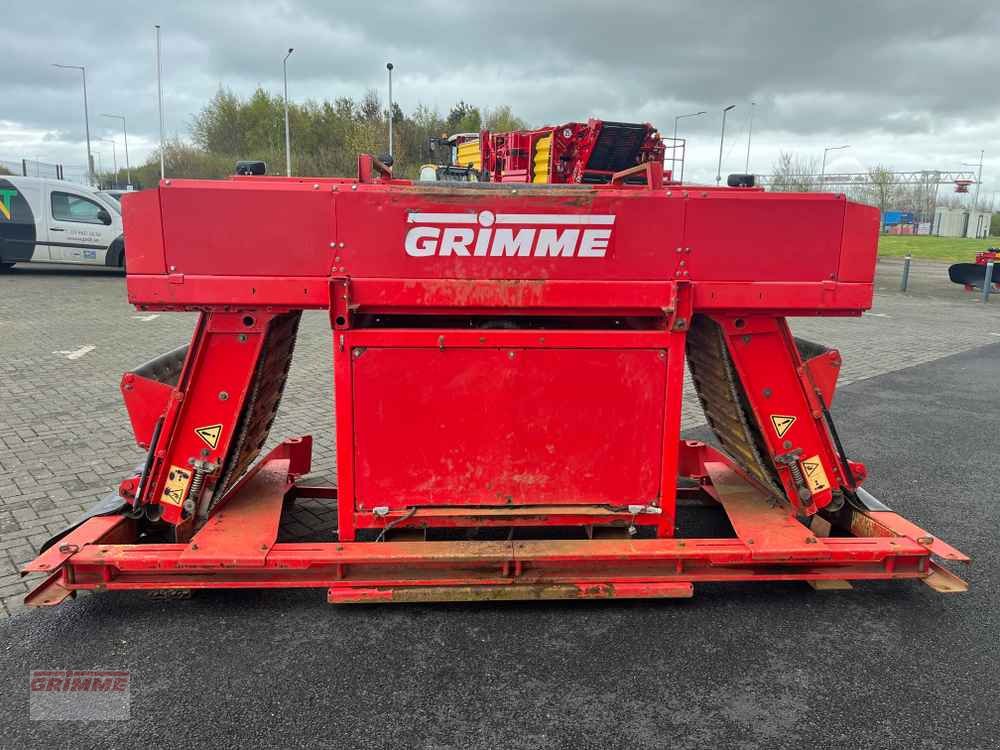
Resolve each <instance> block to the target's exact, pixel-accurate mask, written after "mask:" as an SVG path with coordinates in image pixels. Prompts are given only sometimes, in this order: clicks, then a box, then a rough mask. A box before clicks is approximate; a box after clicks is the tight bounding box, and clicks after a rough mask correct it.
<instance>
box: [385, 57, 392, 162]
mask: <svg viewBox="0 0 1000 750" xmlns="http://www.w3.org/2000/svg"><path fill="white" fill-rule="evenodd" d="M385 69H386V70H388V71H389V157H390V158H391V157H392V63H391V62H390V63H386V64H385Z"/></svg>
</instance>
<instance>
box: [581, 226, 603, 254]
mask: <svg viewBox="0 0 1000 750" xmlns="http://www.w3.org/2000/svg"><path fill="white" fill-rule="evenodd" d="M610 239H611V230H610V229H588V230H586V231H585V232H584V233H583V238H582V239H581V240H580V252H578V253H577V255H578V256H579V257H581V258H603V257H604V254H605V253H606V252H607V251H608V240H610Z"/></svg>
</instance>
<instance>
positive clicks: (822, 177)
mask: <svg viewBox="0 0 1000 750" xmlns="http://www.w3.org/2000/svg"><path fill="white" fill-rule="evenodd" d="M842 148H850V145H848V144H844V145H843V146H827V147H826V148H824V149H823V167H822V169H820V170H819V189H820V190H822V189H823V183H824V182H825V181H826V155H827V154H828V153H830V152H831V151H840V150H841V149H842Z"/></svg>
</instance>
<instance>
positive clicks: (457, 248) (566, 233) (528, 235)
mask: <svg viewBox="0 0 1000 750" xmlns="http://www.w3.org/2000/svg"><path fill="white" fill-rule="evenodd" d="M407 223H409V224H416V225H417V226H414V227H412V228H411V229H410V230H409V231H408V232H407V233H406V243H405V247H406V254H407V255H409V256H411V257H414V258H428V257H431V256H440V257H448V256H456V257H477V258H485V257H491V258H498V257H520V258H528V257H533V258H603V257H604V256H605V254H606V253H607V251H608V243H609V242H610V241H611V230H612V228H613V225H614V223H615V217H614V215H612V214H608V215H589V214H495V213H493V212H492V211H480V212H479V213H468V214H445V213H440V214H438V213H411V214H410V215H409V216H408V217H407Z"/></svg>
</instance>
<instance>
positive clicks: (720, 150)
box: [715, 104, 736, 185]
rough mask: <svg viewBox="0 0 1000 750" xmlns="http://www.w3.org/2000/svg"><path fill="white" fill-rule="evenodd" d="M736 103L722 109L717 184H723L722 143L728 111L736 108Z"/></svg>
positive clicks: (724, 137) (723, 141)
mask: <svg viewBox="0 0 1000 750" xmlns="http://www.w3.org/2000/svg"><path fill="white" fill-rule="evenodd" d="M735 108H736V105H735V104H730V105H729V106H728V107H726V108H725V109H723V110H722V135H720V136H719V166H718V169H716V171H715V184H716V185H721V184H722V144H723V143H725V141H726V113H728V112H729V110H731V109H735Z"/></svg>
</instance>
